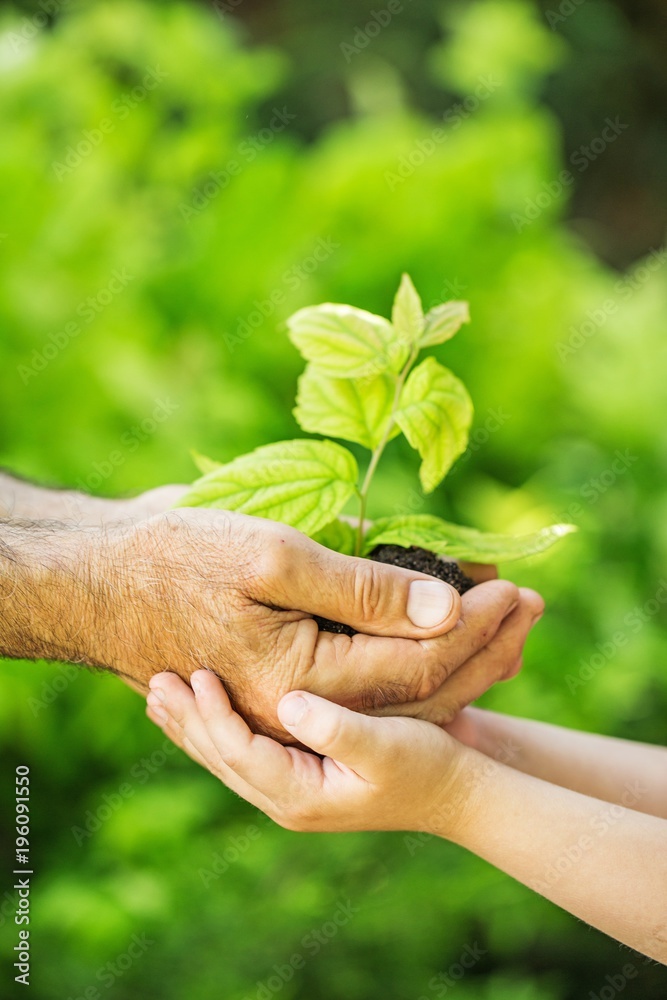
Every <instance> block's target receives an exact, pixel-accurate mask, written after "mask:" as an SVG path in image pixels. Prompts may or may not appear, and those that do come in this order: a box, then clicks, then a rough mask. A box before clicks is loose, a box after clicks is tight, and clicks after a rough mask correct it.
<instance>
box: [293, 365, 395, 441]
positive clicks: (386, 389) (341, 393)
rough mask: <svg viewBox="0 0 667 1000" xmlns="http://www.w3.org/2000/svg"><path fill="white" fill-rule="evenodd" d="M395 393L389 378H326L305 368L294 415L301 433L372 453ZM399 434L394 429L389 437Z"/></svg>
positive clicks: (386, 419)
mask: <svg viewBox="0 0 667 1000" xmlns="http://www.w3.org/2000/svg"><path fill="white" fill-rule="evenodd" d="M395 392H396V380H395V379H394V378H392V377H391V376H390V375H378V376H377V377H376V378H373V379H343V378H329V376H328V375H323V374H322V372H321V371H320V370H319V369H317V368H315V367H314V366H313V365H308V366H307V368H306V370H305V372H304V373H303V375H302V376H301V377H300V379H299V388H298V392H297V397H296V408H295V410H294V416H295V417H296V420H297V422H298V424H299V426H300V427H302V428H303V429H304V431H309V432H310V433H312V434H327V435H330V436H331V437H339V438H344V439H345V440H346V441H356V442H357V444H362V445H363V446H364V448H369V449H370V450H371V451H372V450H373V449H374V448H376V447H377V446H378V444H379V443H380V441H381V440H382V439H383V437H384V435H385V433H386V430H387V424H388V421H389V418H390V416H391V410H392V405H393V402H394V395H395ZM399 433H400V429H399V428H398V427H394V428H393V430H392V433H391V437H395V436H396V435H397V434H399Z"/></svg>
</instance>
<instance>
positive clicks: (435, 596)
mask: <svg viewBox="0 0 667 1000" xmlns="http://www.w3.org/2000/svg"><path fill="white" fill-rule="evenodd" d="M453 603H454V594H453V591H452V589H451V587H448V586H447V584H446V583H440V581H439V580H413V582H412V583H411V584H410V591H409V594H408V607H407V614H408V618H409V619H410V621H411V622H412V624H413V625H416V626H417V627H418V628H435V626H436V625H440V624H441V623H442V622H444V621H445V619H446V618H447V617H448V616H449V614H450V612H451V610H452V605H453Z"/></svg>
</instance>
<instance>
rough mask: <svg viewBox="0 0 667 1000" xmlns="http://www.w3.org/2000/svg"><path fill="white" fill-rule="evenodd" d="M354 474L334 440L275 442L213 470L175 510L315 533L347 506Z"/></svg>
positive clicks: (348, 458) (349, 456)
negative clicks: (218, 511) (236, 514)
mask: <svg viewBox="0 0 667 1000" xmlns="http://www.w3.org/2000/svg"><path fill="white" fill-rule="evenodd" d="M357 475H358V469H357V463H356V460H355V457H354V455H352V454H351V453H350V452H349V451H348V450H347V449H346V448H342V447H341V446H340V445H339V444H335V443H334V442H333V441H306V440H302V441H278V442H276V444H267V445H264V447H262V448H256V449H255V451H252V452H250V454H249V455H243V456H241V457H240V458H235V459H234V461H233V462H228V463H227V464H226V465H219V466H217V467H215V468H213V469H212V470H211V471H210V472H208V473H207V474H206V475H205V476H203V477H202V478H201V479H198V480H197V481H196V483H194V485H193V487H192V490H191V491H190V492H189V493H187V494H186V495H185V496H184V497H183V498H182V499H181V500H180V502H179V503H178V506H179V507H224V508H225V509H226V510H237V511H240V512H241V513H242V514H255V515H258V516H260V517H269V518H271V519H272V520H274V521H283V522H284V523H285V524H291V525H292V526H293V527H295V528H298V529H299V530H300V531H303V532H305V533H306V534H307V535H312V534H315V533H316V532H318V531H319V530H320V529H321V528H323V527H324V526H325V524H327V523H328V522H329V521H331V520H332V519H333V518H334V517H335V516H336V514H338V513H339V511H340V510H341V509H342V508H343V507H344V506H345V504H346V503H347V501H348V500H349V498H350V497H351V495H352V493H353V492H354V488H355V484H356V480H357Z"/></svg>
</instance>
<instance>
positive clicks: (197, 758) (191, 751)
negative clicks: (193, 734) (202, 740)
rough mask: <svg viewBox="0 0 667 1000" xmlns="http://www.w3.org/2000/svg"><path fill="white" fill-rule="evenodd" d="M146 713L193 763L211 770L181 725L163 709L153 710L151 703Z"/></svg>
mask: <svg viewBox="0 0 667 1000" xmlns="http://www.w3.org/2000/svg"><path fill="white" fill-rule="evenodd" d="M146 715H147V716H148V718H149V719H150V720H151V722H153V723H155V725H156V726H158V727H159V728H160V729H161V730H162V732H163V733H164V734H165V736H168V737H169V739H170V740H171V742H172V743H173V744H175V746H177V747H178V748H179V749H180V750H182V751H183V753H186V754H187V755H188V757H190V758H191V759H192V760H193V761H194V762H195V764H199V765H200V767H203V768H204V770H205V771H210V770H211V768H210V767H209V765H208V763H207V761H205V760H204V758H203V757H202V755H201V754H200V753H199V751H198V750H197V749H196V747H194V746H193V745H192V743H190V741H189V740H188V739H187V737H186V736H185V733H184V732H183V730H182V729H181V727H180V726H177V725H176V724H175V723H174V722H173V721H172V720H171V719H170V718H169V716H168V715H166V713H165V712H164V711H159V710H155V709H153V708H152V706H151V705H147V706H146Z"/></svg>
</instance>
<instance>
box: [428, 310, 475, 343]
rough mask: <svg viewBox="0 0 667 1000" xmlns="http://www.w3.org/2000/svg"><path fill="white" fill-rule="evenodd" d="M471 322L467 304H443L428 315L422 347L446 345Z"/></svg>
mask: <svg viewBox="0 0 667 1000" xmlns="http://www.w3.org/2000/svg"><path fill="white" fill-rule="evenodd" d="M469 322H470V309H469V307H468V303H467V302H443V303H442V305H439V306H435V307H434V308H433V309H431V310H430V311H429V312H427V313H426V319H425V320H424V330H423V333H422V335H421V337H420V338H419V346H420V347H434V346H435V344H444V342H445V341H446V340H450V339H451V338H452V337H453V336H454V334H455V333H457V332H458V331H459V330H460V329H461V327H462V326H463V324H464V323H469Z"/></svg>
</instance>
